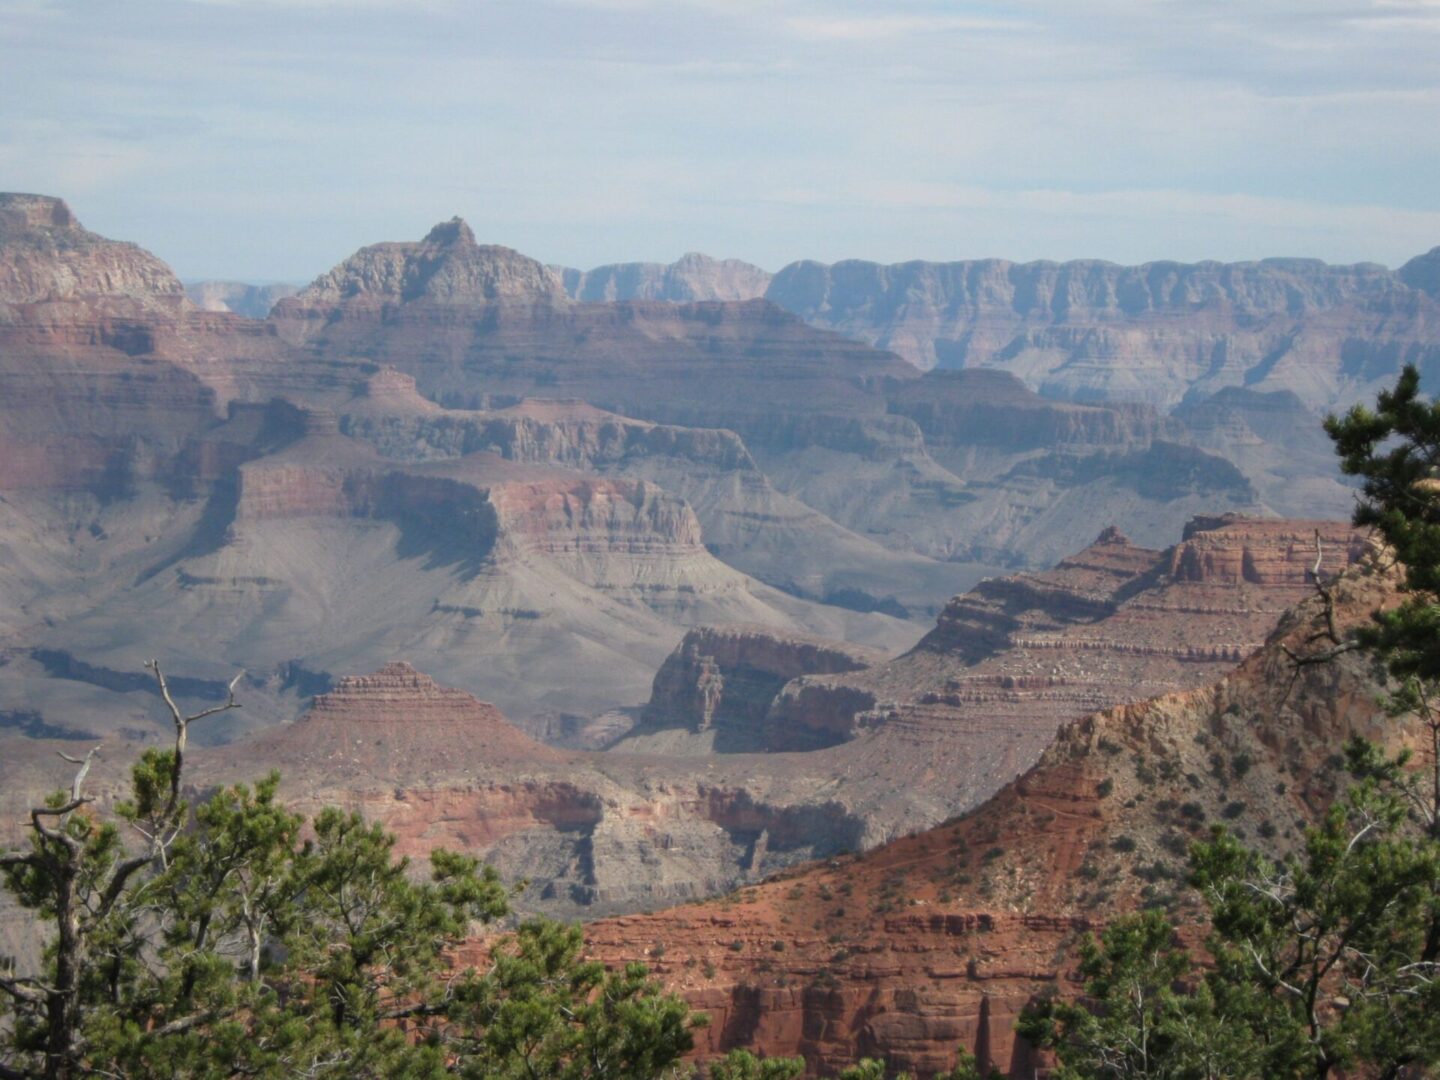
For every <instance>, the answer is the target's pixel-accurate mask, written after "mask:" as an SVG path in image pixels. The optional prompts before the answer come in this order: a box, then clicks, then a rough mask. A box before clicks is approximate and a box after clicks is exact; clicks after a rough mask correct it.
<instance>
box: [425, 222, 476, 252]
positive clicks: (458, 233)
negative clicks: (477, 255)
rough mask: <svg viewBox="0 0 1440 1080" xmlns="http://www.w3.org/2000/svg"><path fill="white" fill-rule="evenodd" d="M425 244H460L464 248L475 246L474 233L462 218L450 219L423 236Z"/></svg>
mask: <svg viewBox="0 0 1440 1080" xmlns="http://www.w3.org/2000/svg"><path fill="white" fill-rule="evenodd" d="M425 243H427V244H460V245H463V246H465V247H473V246H475V233H474V231H473V230H472V229H471V228H470V226H469V225H467V224H466V223H465V219H464V218H462V217H458V216H457V217H452V218H451V219H450V220H449V221H442V222H440V224H439V225H436V226H435V227H434V228H433V229H431V230H430V231H429V232H428V233H426V234H425Z"/></svg>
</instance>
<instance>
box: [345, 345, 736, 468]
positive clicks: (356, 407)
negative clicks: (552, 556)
mask: <svg viewBox="0 0 1440 1080" xmlns="http://www.w3.org/2000/svg"><path fill="white" fill-rule="evenodd" d="M340 423H341V430H343V431H344V432H345V433H346V434H348V435H351V436H353V437H355V438H357V439H361V440H364V441H365V442H368V443H370V444H371V445H373V446H374V447H375V448H376V449H377V450H379V451H380V453H382V454H384V455H385V456H386V457H393V458H397V459H402V460H430V459H435V458H449V457H463V456H464V455H466V454H471V453H475V452H477V451H489V452H492V453H497V454H499V455H501V456H502V457H504V458H506V459H507V460H510V461H517V462H522V463H525V464H534V465H561V466H564V467H566V468H572V469H586V470H600V469H608V468H614V467H617V466H622V465H624V464H626V463H629V462H634V461H637V460H639V459H645V458H676V459H680V460H683V461H687V462H692V463H694V464H695V465H697V466H700V467H706V468H715V469H725V470H732V469H753V468H754V467H755V463H754V461H753V460H752V459H751V457H750V453H749V451H748V450H746V448H745V444H744V443H743V442H741V441H740V439H739V437H738V436H736V435H735V434H734V433H733V432H730V431H723V430H713V429H712V430H701V429H696V428H686V427H676V426H672V425H666V424H651V423H647V422H645V421H643V420H633V419H631V418H629V417H626V416H620V415H619V414H617V413H612V412H606V411H605V410H603V409H597V408H595V407H594V406H592V405H588V404H586V403H585V402H583V401H580V400H578V399H560V400H557V399H553V398H527V399H525V400H524V401H521V402H518V403H516V404H514V405H510V406H507V407H505V408H498V409H488V410H466V409H441V408H439V407H437V406H436V405H435V404H434V403H433V402H430V401H428V400H426V399H425V398H423V397H421V396H420V394H419V393H418V391H416V389H415V380H414V379H413V378H412V377H411V376H409V375H405V374H403V373H401V372H399V371H396V370H394V369H393V368H387V369H385V370H384V371H383V372H381V373H380V374H377V375H375V376H373V377H372V378H371V379H369V380H368V382H367V383H366V385H365V392H364V394H363V396H362V397H360V398H357V399H356V400H354V401H353V402H351V403H350V404H349V405H348V406H347V407H346V408H345V410H344V412H343V413H342V416H341V422H340Z"/></svg>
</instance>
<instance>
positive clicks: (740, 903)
mask: <svg viewBox="0 0 1440 1080" xmlns="http://www.w3.org/2000/svg"><path fill="white" fill-rule="evenodd" d="M1287 574H1288V572H1287ZM1393 586H1394V581H1393V579H1387V578H1386V577H1385V576H1383V575H1368V576H1367V575H1352V576H1348V577H1347V579H1346V580H1345V581H1344V583H1343V584H1342V585H1341V586H1340V588H1339V590H1338V592H1337V596H1338V599H1339V604H1338V607H1337V611H1338V612H1339V614H1340V625H1341V628H1342V631H1343V629H1344V628H1345V627H1348V626H1353V625H1355V624H1356V623H1362V622H1365V621H1367V620H1368V618H1369V613H1370V612H1371V611H1372V610H1373V609H1374V608H1375V607H1376V606H1378V605H1380V604H1383V603H1385V602H1387V600H1388V599H1389V598H1393V596H1394V593H1393ZM1320 626H1321V611H1320V605H1319V603H1318V601H1316V600H1315V599H1313V598H1312V599H1311V600H1308V601H1305V602H1304V603H1302V604H1301V605H1300V606H1299V607H1297V608H1295V609H1293V610H1292V611H1291V612H1289V613H1288V614H1287V615H1286V616H1285V618H1284V620H1283V622H1282V623H1281V625H1280V628H1279V629H1278V630H1277V631H1276V633H1275V634H1274V635H1273V636H1272V637H1271V639H1270V641H1269V642H1268V644H1267V645H1266V646H1265V647H1264V648H1263V649H1261V650H1260V651H1258V652H1257V653H1255V654H1254V655H1253V656H1251V657H1250V658H1249V659H1248V660H1247V661H1246V662H1245V663H1244V664H1242V665H1241V666H1240V667H1239V668H1238V669H1237V670H1235V671H1234V672H1233V673H1232V674H1230V675H1228V676H1226V677H1225V678H1223V679H1222V680H1220V681H1219V682H1217V683H1213V684H1211V685H1209V686H1206V687H1203V688H1200V689H1196V690H1192V691H1189V692H1186V693H1179V694H1170V695H1166V696H1163V697H1160V698H1157V699H1154V700H1152V701H1149V702H1144V703H1140V704H1135V705H1126V706H1121V707H1118V708H1114V709H1111V710H1108V711H1105V712H1101V713H1098V714H1095V715H1092V716H1089V717H1086V718H1083V719H1080V720H1077V721H1075V722H1073V723H1071V724H1069V725H1067V726H1066V727H1065V728H1063V729H1062V730H1061V732H1060V734H1059V737H1058V739H1057V740H1056V741H1055V743H1054V745H1053V746H1051V747H1050V748H1049V749H1048V750H1046V752H1045V753H1044V755H1043V756H1042V757H1041V759H1040V760H1039V762H1038V763H1036V764H1035V765H1034V766H1033V767H1032V768H1031V769H1029V770H1028V771H1027V772H1026V773H1025V775H1024V776H1022V777H1020V778H1018V779H1017V780H1015V781H1013V782H1012V783H1010V784H1008V785H1006V786H1005V787H1004V788H1003V789H1002V790H1001V791H999V792H998V793H997V794H996V795H995V796H994V797H993V798H991V799H990V800H988V801H987V802H986V803H985V804H984V805H983V806H982V807H980V808H979V809H978V810H977V811H975V812H974V813H973V814H970V815H968V816H967V817H965V818H964V819H962V820H960V821H958V822H954V823H951V824H948V825H945V826H942V827H940V828H938V829H935V830H932V831H929V832H923V833H920V834H917V835H915V836H911V837H907V838H905V839H902V840H898V841H896V842H894V843H892V844H889V845H886V846H885V847H883V848H880V849H879V850H877V851H874V852H871V853H870V854H868V855H865V856H862V857H859V858H840V859H836V860H831V861H829V862H828V863H823V864H818V865H816V866H813V867H810V868H808V869H805V870H803V871H800V872H798V873H789V874H782V875H779V876H777V877H776V878H774V879H772V880H770V881H767V882H765V883H764V884H763V885H760V886H758V887H755V888H749V889H745V890H743V891H741V892H739V893H736V894H733V895H731V896H729V897H725V898H722V899H719V900H712V901H708V902H706V903H703V904H698V905H690V906H686V907H681V908H677V909H674V910H671V911H666V912H661V913H659V914H655V915H643V916H642V915H637V916H629V917H625V918H620V919H612V920H606V921H602V922H598V923H592V924H591V925H590V926H588V927H587V928H586V939H587V942H588V943H589V947H590V950H591V952H592V954H593V955H595V956H597V957H599V958H601V959H603V960H604V961H606V962H607V963H609V964H612V965H613V964H619V963H623V962H626V961H630V960H639V961H642V962H644V963H647V964H649V965H650V966H651V967H652V969H653V970H655V971H656V972H657V973H658V974H659V975H660V977H661V978H662V980H663V981H664V982H665V983H666V984H667V985H669V986H670V987H672V988H674V989H677V990H679V991H680V992H681V993H682V994H684V995H685V996H686V997H687V999H689V1001H690V1002H691V1003H692V1004H693V1005H695V1006H696V1007H698V1008H700V1009H702V1010H704V1011H706V1012H707V1013H709V1015H710V1018H711V1023H710V1026H709V1027H708V1028H706V1029H705V1030H704V1032H703V1033H702V1036H701V1041H702V1057H703V1056H707V1055H712V1054H716V1053H718V1052H720V1051H722V1050H725V1049H729V1048H731V1047H736V1046H749V1047H752V1048H755V1049H758V1050H761V1051H763V1052H765V1053H768V1054H776V1055H783V1054H802V1055H804V1056H805V1057H806V1058H807V1060H808V1061H809V1062H810V1064H811V1067H812V1069H814V1070H815V1071H816V1074H818V1075H829V1073H830V1070H833V1069H835V1068H838V1067H840V1066H842V1065H844V1064H848V1063H850V1062H852V1061H853V1060H854V1059H855V1058H856V1057H858V1056H860V1055H874V1056H881V1055H883V1056H885V1057H887V1058H888V1059H889V1061H890V1064H891V1065H892V1066H893V1067H900V1068H907V1069H911V1070H914V1071H915V1072H917V1073H918V1074H919V1075H921V1076H925V1075H930V1074H932V1073H934V1072H936V1071H938V1070H940V1069H943V1068H948V1067H949V1066H950V1065H951V1064H952V1063H953V1060H954V1054H955V1048H956V1046H957V1045H958V1046H963V1047H964V1048H966V1049H968V1050H970V1051H971V1052H973V1053H975V1054H976V1055H977V1057H979V1059H980V1064H981V1066H982V1067H985V1066H988V1065H993V1066H994V1067H995V1068H997V1069H999V1070H1000V1072H1001V1073H1002V1075H1004V1076H1007V1077H1014V1078H1016V1080H1019V1078H1022V1077H1024V1078H1028V1077H1031V1076H1032V1075H1033V1074H1034V1070H1035V1069H1036V1068H1040V1067H1043V1066H1044V1065H1045V1062H1044V1061H1043V1060H1042V1059H1040V1058H1039V1057H1038V1056H1037V1055H1036V1054H1035V1053H1034V1052H1033V1051H1032V1050H1031V1049H1030V1048H1029V1047H1027V1046H1026V1045H1024V1044H1023V1043H1022V1042H1020V1041H1019V1040H1017V1038H1016V1037H1015V1035H1014V1032H1013V1023H1014V1021H1015V1019H1016V1017H1017V1016H1018V1015H1019V1013H1020V1011H1021V1009H1023V1008H1024V1006H1025V1005H1026V1004H1027V1003H1028V1002H1030V1001H1032V1000H1034V998H1035V997H1037V996H1038V995H1040V994H1042V993H1049V992H1053V991H1056V990H1058V991H1059V992H1060V993H1067V992H1073V990H1074V987H1075V985H1076V982H1077V979H1078V977H1077V973H1076V971H1075V965H1076V960H1077V957H1076V953H1075V944H1076V941H1077V939H1078V936H1079V934H1080V933H1081V932H1083V931H1086V930H1092V929H1098V928H1100V927H1102V926H1103V925H1104V922H1105V920H1106V919H1108V918H1110V917H1112V916H1113V914H1114V913H1116V912H1119V911H1125V910H1127V909H1134V908H1136V907H1138V906H1140V905H1141V904H1150V905H1158V906H1161V907H1164V908H1167V909H1168V910H1169V911H1170V912H1171V913H1172V915H1173V916H1174V917H1176V918H1178V919H1180V920H1181V921H1182V922H1184V921H1186V920H1189V919H1193V918H1195V917H1196V916H1197V909H1196V907H1195V904H1194V901H1193V899H1192V898H1191V897H1190V895H1189V894H1188V892H1187V890H1186V889H1185V888H1184V885H1183V880H1182V879H1183V867H1184V857H1185V848H1186V845H1187V844H1188V843H1189V842H1190V840H1191V839H1192V838H1195V837H1197V836H1200V835H1203V834H1204V833H1205V830H1206V829H1207V827H1208V826H1207V824H1206V823H1207V821H1212V820H1221V821H1226V822H1228V823H1229V824H1230V825H1231V826H1232V827H1233V828H1237V829H1240V830H1242V831H1243V832H1244V833H1245V834H1246V836H1247V837H1248V839H1249V840H1250V841H1251V842H1253V843H1257V844H1259V845H1260V846H1262V847H1263V848H1268V849H1269V850H1270V851H1271V852H1272V853H1276V854H1278V853H1282V852H1285V851H1290V850H1293V849H1294V848H1295V846H1296V845H1297V843H1298V842H1299V837H1300V835H1301V830H1302V829H1303V827H1304V825H1305V824H1306V823H1307V822H1310V821H1313V820H1315V819H1316V817H1317V815H1319V814H1320V813H1322V812H1323V810H1324V808H1325V806H1326V805H1327V804H1328V803H1329V801H1330V800H1331V799H1332V798H1333V796H1334V794H1335V792H1336V791H1337V790H1338V787H1339V786H1340V785H1341V784H1342V783H1343V780H1342V778H1341V777H1340V776H1339V774H1338V773H1337V770H1336V769H1335V766H1334V764H1333V755H1335V754H1336V752H1337V750H1338V748H1339V747H1340V746H1341V745H1343V743H1344V741H1345V740H1346V739H1347V738H1349V736H1350V735H1351V734H1352V733H1360V734H1363V735H1366V736H1369V737H1372V738H1378V739H1381V740H1382V741H1386V742H1388V743H1389V744H1391V745H1392V746H1394V745H1397V744H1403V742H1404V741H1405V739H1406V738H1407V732H1406V729H1405V728H1404V727H1403V726H1397V725H1396V724H1395V723H1394V722H1393V721H1387V720H1386V719H1385V718H1384V717H1383V715H1382V714H1381V711H1380V709H1379V707H1378V705H1377V704H1376V696H1377V694H1378V692H1379V688H1378V687H1377V685H1376V684H1375V683H1374V681H1373V669H1372V668H1371V666H1370V664H1369V662H1368V660H1367V659H1366V658H1364V657H1362V656H1359V655H1357V654H1350V655H1349V656H1346V657H1342V658H1340V659H1339V660H1337V661H1335V662H1334V663H1331V664H1325V665H1314V666H1309V667H1304V668H1301V669H1299V670H1298V671H1297V670H1296V668H1295V665H1294V664H1293V662H1292V661H1290V659H1289V658H1288V657H1287V656H1286V655H1285V653H1284V651H1283V649H1282V645H1283V646H1289V647H1290V648H1291V649H1293V650H1296V651H1300V652H1304V651H1305V650H1306V649H1307V648H1310V647H1313V643H1310V642H1309V636H1310V635H1311V634H1312V633H1313V632H1314V631H1315V630H1316V629H1318V628H1319V627H1320Z"/></svg>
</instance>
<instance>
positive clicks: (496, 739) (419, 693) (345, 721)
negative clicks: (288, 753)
mask: <svg viewBox="0 0 1440 1080" xmlns="http://www.w3.org/2000/svg"><path fill="white" fill-rule="evenodd" d="M297 723H298V724H300V725H301V726H300V727H298V728H297V729H296V731H295V733H294V738H295V739H297V740H299V741H303V742H304V743H305V744H306V753H308V754H311V755H313V754H315V753H316V752H317V751H318V750H320V748H321V747H322V745H323V744H324V743H326V742H331V743H333V744H334V746H335V751H334V752H338V753H342V754H345V753H352V752H353V747H354V746H355V745H356V742H357V741H363V740H364V739H365V732H366V731H369V730H376V729H384V730H385V731H386V732H387V734H388V735H389V737H390V739H391V740H392V741H391V744H390V745H391V749H392V751H395V750H399V749H400V747H398V746H397V745H395V743H394V741H393V740H394V739H395V738H396V737H400V738H413V740H414V744H415V746H416V747H417V748H418V749H428V750H429V751H430V752H432V753H433V752H439V751H443V750H446V749H448V750H449V751H450V752H453V753H456V754H464V755H466V756H471V755H479V756H482V757H483V760H485V761H486V762H497V761H504V760H520V761H527V762H532V763H538V762H546V761H561V760H564V755H563V754H562V753H561V752H559V751H557V750H552V749H551V748H550V747H548V746H546V745H544V744H543V743H538V742H536V741H535V740H534V739H531V738H529V737H528V736H527V735H525V734H524V733H523V732H521V731H520V730H519V729H518V728H516V727H515V726H514V725H512V724H511V723H510V721H508V720H506V719H505V717H504V715H503V714H502V713H501V712H500V710H499V709H497V708H495V706H494V705H491V704H490V703H489V702H485V701H479V700H477V699H475V698H474V697H472V696H471V695H469V694H467V693H465V691H463V690H457V689H455V688H454V687H449V686H440V685H439V684H438V683H436V682H435V680H434V679H432V678H431V677H430V676H429V675H425V674H422V673H421V672H419V671H416V670H415V668H414V667H412V666H411V665H410V664H408V663H406V662H405V661H403V660H397V661H395V662H394V663H390V664H386V665H385V666H384V667H382V668H380V669H379V670H378V671H375V672H372V673H371V674H369V675H347V676H345V677H344V678H342V679H341V680H340V681H339V682H338V683H336V685H335V688H334V689H333V690H329V691H327V692H326V693H323V694H318V695H316V697H315V700H314V702H313V703H312V704H311V706H310V711H309V712H308V713H306V715H305V718H304V719H303V720H301V721H298V722H297Z"/></svg>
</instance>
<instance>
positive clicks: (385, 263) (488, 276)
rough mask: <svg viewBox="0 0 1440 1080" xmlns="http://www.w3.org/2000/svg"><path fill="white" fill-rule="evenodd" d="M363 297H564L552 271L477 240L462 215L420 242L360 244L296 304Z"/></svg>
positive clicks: (468, 300) (476, 300)
mask: <svg viewBox="0 0 1440 1080" xmlns="http://www.w3.org/2000/svg"><path fill="white" fill-rule="evenodd" d="M357 299H363V300H366V301H370V302H380V303H383V302H387V301H388V302H392V303H407V302H410V301H414V300H421V299H424V300H428V301H430V302H432V303H439V304H483V303H487V302H489V301H493V300H503V299H511V300H524V301H563V300H564V299H565V294H564V291H563V290H562V289H561V288H560V285H559V282H558V281H557V280H556V279H555V275H554V274H552V273H551V272H550V271H549V270H547V269H546V268H545V267H544V266H542V265H541V264H540V263H538V262H536V261H535V260H534V259H529V258H526V257H525V256H524V255H521V254H520V253H519V252H518V251H512V250H511V249H510V248H505V247H499V246H497V245H494V244H477V243H476V242H475V234H474V233H473V232H471V230H470V226H469V225H467V224H465V222H464V221H462V220H461V219H460V218H458V217H457V218H451V219H450V220H449V221H445V222H441V223H440V224H439V225H436V226H435V227H434V228H433V229H431V230H430V232H429V233H427V234H426V236H425V239H423V240H421V241H420V242H419V243H388V244H372V245H370V246H369V247H365V248H361V249H360V250H359V251H358V252H356V253H355V254H354V255H352V256H350V258H348V259H346V260H345V261H344V262H342V263H341V264H340V265H339V266H337V267H335V269H333V270H331V271H330V272H329V273H328V274H322V275H321V276H320V277H318V278H316V279H315V280H314V281H313V282H311V283H310V284H309V285H307V286H306V287H305V288H304V289H302V290H301V291H300V292H299V294H298V295H297V296H296V298H295V302H296V303H298V304H300V305H310V304H316V303H326V302H335V301H342V300H357Z"/></svg>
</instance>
